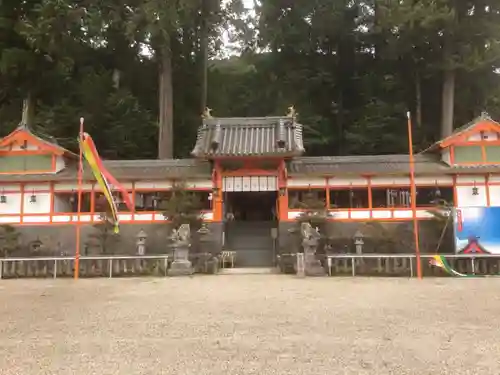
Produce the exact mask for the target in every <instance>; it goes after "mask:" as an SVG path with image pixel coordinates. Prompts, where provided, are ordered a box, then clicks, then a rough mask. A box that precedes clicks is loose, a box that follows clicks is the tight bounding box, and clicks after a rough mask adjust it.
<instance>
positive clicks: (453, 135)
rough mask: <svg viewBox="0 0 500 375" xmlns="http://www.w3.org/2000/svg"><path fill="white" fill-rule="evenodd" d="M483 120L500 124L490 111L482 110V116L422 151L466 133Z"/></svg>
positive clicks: (431, 149)
mask: <svg viewBox="0 0 500 375" xmlns="http://www.w3.org/2000/svg"><path fill="white" fill-rule="evenodd" d="M482 121H490V122H492V123H495V124H497V125H499V126H500V124H499V123H497V122H496V121H495V120H493V119H492V118H491V117H490V115H488V113H486V112H482V113H481V115H480V116H478V117H476V118H474V119H473V120H472V121H470V122H468V123H467V124H465V125H463V126H460V127H459V128H457V129H455V130H454V131H453V133H451V135H449V136H448V137H446V138H444V139H441V140H439V141H437V142H435V143H433V144H432V145H431V146H429V147H428V148H426V149H425V150H423V151H422V152H421V153H425V152H428V151H433V150H436V149H437V148H438V147H439V145H440V144H441V143H443V142H445V141H447V140H449V139H450V138H453V137H456V136H458V135H460V134H462V133H465V132H467V131H469V130H471V129H472V128H474V126H476V125H477V124H479V123H480V122H482Z"/></svg>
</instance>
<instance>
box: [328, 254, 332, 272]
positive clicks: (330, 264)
mask: <svg viewBox="0 0 500 375" xmlns="http://www.w3.org/2000/svg"><path fill="white" fill-rule="evenodd" d="M328 276H332V258H331V257H328Z"/></svg>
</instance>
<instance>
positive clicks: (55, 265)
mask: <svg viewBox="0 0 500 375" xmlns="http://www.w3.org/2000/svg"><path fill="white" fill-rule="evenodd" d="M53 277H54V279H55V278H56V277H57V259H54V275H53Z"/></svg>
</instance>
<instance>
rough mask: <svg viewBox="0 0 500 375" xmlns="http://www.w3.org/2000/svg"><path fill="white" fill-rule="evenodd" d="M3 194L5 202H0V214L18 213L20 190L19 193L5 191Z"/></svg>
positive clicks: (19, 209)
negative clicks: (5, 198)
mask: <svg viewBox="0 0 500 375" xmlns="http://www.w3.org/2000/svg"><path fill="white" fill-rule="evenodd" d="M6 190H7V189H6ZM9 190H10V189H9ZM0 194H1V193H0ZM5 196H6V197H7V203H0V215H1V214H18V213H20V212H21V193H20V192H19V193H5Z"/></svg>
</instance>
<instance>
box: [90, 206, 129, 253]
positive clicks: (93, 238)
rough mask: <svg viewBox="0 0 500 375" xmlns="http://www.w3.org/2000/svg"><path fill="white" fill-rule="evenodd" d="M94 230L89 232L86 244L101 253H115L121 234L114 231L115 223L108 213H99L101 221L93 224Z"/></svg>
mask: <svg viewBox="0 0 500 375" xmlns="http://www.w3.org/2000/svg"><path fill="white" fill-rule="evenodd" d="M92 227H93V228H94V231H93V232H92V233H89V235H88V238H87V241H86V243H85V246H86V247H87V248H88V249H90V250H91V251H92V250H93V249H95V250H97V251H99V252H100V253H101V254H106V255H109V254H113V253H114V250H115V246H116V244H117V243H118V242H119V241H120V234H119V233H118V234H117V233H115V232H114V228H115V226H114V224H113V223H112V222H111V221H110V219H109V216H108V214H107V213H101V214H100V215H99V221H98V222H97V223H95V224H94V225H92Z"/></svg>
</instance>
